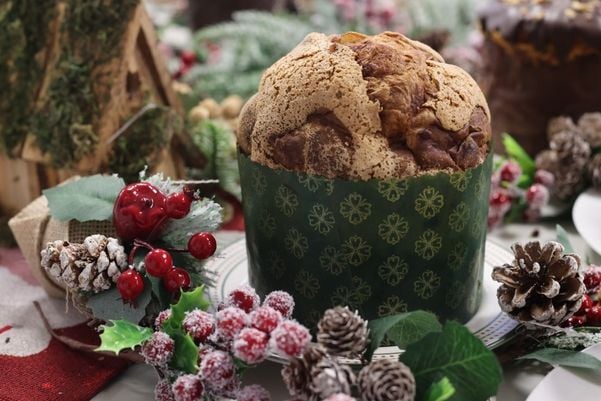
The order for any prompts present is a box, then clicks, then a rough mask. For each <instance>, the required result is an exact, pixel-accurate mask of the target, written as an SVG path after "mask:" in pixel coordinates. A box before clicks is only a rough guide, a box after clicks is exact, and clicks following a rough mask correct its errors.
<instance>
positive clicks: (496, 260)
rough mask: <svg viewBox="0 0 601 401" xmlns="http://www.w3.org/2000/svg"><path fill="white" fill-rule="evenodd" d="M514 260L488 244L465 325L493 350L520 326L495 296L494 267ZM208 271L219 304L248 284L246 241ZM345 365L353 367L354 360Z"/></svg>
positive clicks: (387, 350)
mask: <svg viewBox="0 0 601 401" xmlns="http://www.w3.org/2000/svg"><path fill="white" fill-rule="evenodd" d="M512 259H513V255H512V254H511V253H510V252H508V251H506V250H505V249H503V248H502V247H500V246H499V245H496V244H494V243H492V242H490V241H487V242H486V251H485V256H484V286H483V295H482V304H481V305H480V309H479V310H478V312H477V313H476V315H475V316H474V317H473V318H472V319H471V320H470V321H469V322H467V323H466V326H467V328H469V329H470V330H471V331H472V332H473V333H474V334H475V335H476V336H477V337H478V338H480V339H481V340H482V342H484V344H486V346H487V347H488V348H491V349H492V348H496V347H498V346H499V345H501V344H503V343H505V342H506V341H508V340H509V339H511V338H512V337H513V335H514V332H515V329H516V328H517V326H518V324H517V323H516V322H515V321H514V320H512V319H510V318H508V317H507V316H506V315H505V314H503V313H501V312H500V310H499V305H498V303H497V297H496V292H497V287H498V284H497V283H495V282H494V281H493V280H492V278H491V272H492V268H493V266H497V265H501V264H503V263H507V262H508V261H511V260H512ZM206 268H207V270H208V271H209V272H212V273H213V274H214V275H215V285H214V286H213V287H211V288H210V289H209V297H210V298H211V301H212V302H213V304H214V305H216V304H218V303H219V302H220V301H221V300H223V299H224V298H225V297H226V295H227V294H228V293H229V292H230V291H231V290H233V289H234V288H236V287H238V286H240V285H242V284H246V283H248V263H247V260H246V240H244V239H242V240H240V241H238V242H235V243H233V244H232V245H230V246H229V247H227V248H225V249H224V250H223V252H221V253H220V254H219V256H218V257H217V258H213V259H212V261H211V262H209V263H207V265H206ZM400 352H401V351H400V350H399V349H398V348H397V347H381V348H379V349H378V350H377V351H376V353H375V354H374V357H376V358H395V359H396V358H398V356H399V354H400ZM272 359H275V358H272ZM346 362H347V363H351V364H352V363H354V362H355V361H352V360H349V361H346ZM356 362H359V361H356Z"/></svg>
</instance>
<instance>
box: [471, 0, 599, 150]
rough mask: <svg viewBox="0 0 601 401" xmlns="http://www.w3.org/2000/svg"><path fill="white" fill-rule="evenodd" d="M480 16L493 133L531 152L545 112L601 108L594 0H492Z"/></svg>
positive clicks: (541, 143) (574, 113)
mask: <svg viewBox="0 0 601 401" xmlns="http://www.w3.org/2000/svg"><path fill="white" fill-rule="evenodd" d="M480 22H481V26H482V30H483V32H484V35H485V38H486V39H485V45H484V53H483V57H484V65H485V66H484V69H485V71H484V73H483V74H482V75H483V77H484V78H483V82H482V86H483V88H484V92H485V94H486V96H487V99H488V101H489V105H490V108H491V112H492V115H493V121H492V123H493V132H494V134H495V135H500V134H501V133H503V132H509V133H511V135H512V136H514V137H515V138H516V139H517V140H518V142H520V144H521V145H523V146H524V147H525V148H526V150H528V152H530V153H531V154H532V155H534V154H535V153H537V152H538V151H540V150H542V149H544V148H545V147H546V145H547V138H546V136H545V131H546V125H547V122H548V121H549V120H550V119H551V118H553V117H556V116H560V115H569V116H571V117H572V118H574V119H577V118H578V117H580V116H581V115H582V114H584V113H586V112H592V111H597V110H601V96H599V93H600V92H601V80H600V79H599V76H600V74H601V1H599V0H581V1H575V0H492V1H491V2H490V3H489V4H488V6H487V7H485V8H484V9H483V10H482V11H481V13H480ZM495 146H496V148H497V149H498V150H500V149H501V141H500V139H496V144H495Z"/></svg>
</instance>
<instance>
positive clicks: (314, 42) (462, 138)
mask: <svg viewBox="0 0 601 401" xmlns="http://www.w3.org/2000/svg"><path fill="white" fill-rule="evenodd" d="M490 140H491V129H490V113H489V110H488V106H487V104H486V100H485V98H484V95H483V94H482V92H481V91H480V89H479V88H478V86H477V84H476V83H475V82H474V80H473V79H472V78H471V77H470V76H469V75H468V74H467V73H466V72H464V71H463V70H461V69H460V68H458V67H456V66H453V65H450V64H446V63H445V62H444V60H443V59H442V57H441V56H440V55H439V54H438V53H436V52H435V51H434V50H432V49H431V48H429V47H427V46H426V45H424V44H422V43H419V42H415V41H412V40H410V39H408V38H406V37H405V36H403V35H401V34H398V33H392V32H386V33H382V34H380V35H376V36H366V35H362V34H358V33H346V34H343V35H334V36H326V35H323V34H318V33H312V34H310V35H308V36H307V37H306V38H305V40H304V41H303V42H302V43H300V44H299V45H298V46H297V47H296V48H295V49H294V50H292V51H291V52H290V53H289V54H288V55H287V56H285V57H284V58H282V59H281V60H279V61H278V62H276V63H275V64H274V65H273V66H272V67H271V68H269V69H268V70H267V71H266V73H265V74H264V75H263V78H262V80H261V84H260V88H259V92H258V94H257V95H255V96H254V97H253V98H252V99H251V100H250V101H249V102H248V103H247V104H246V106H245V108H244V109H243V111H242V116H241V121H240V129H239V132H238V143H239V146H240V148H241V150H242V151H243V152H244V153H245V154H247V155H249V156H250V158H251V160H253V161H255V162H258V163H260V164H262V165H265V166H267V167H270V168H280V169H282V168H283V169H286V170H292V171H298V172H304V173H308V174H314V175H320V176H325V177H328V178H344V179H358V180H369V179H372V178H375V179H386V178H404V177H410V176H418V175H422V174H433V173H437V172H441V171H444V172H449V173H452V172H456V171H464V170H467V169H469V168H473V167H476V166H478V165H480V164H482V163H483V161H484V160H485V159H486V157H487V154H488V153H489V150H490Z"/></svg>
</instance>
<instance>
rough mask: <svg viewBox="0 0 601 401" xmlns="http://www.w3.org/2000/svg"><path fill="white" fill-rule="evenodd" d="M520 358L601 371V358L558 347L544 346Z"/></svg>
mask: <svg viewBox="0 0 601 401" xmlns="http://www.w3.org/2000/svg"><path fill="white" fill-rule="evenodd" d="M518 359H535V360H537V361H541V362H545V363H548V364H550V365H559V366H564V367H570V368H583V369H591V370H596V371H599V372H601V360H599V359H597V358H595V357H594V356H592V355H590V354H586V353H584V352H579V351H572V350H566V349H558V348H543V349H540V350H538V351H535V352H533V353H531V354H528V355H524V356H522V357H519V358H518Z"/></svg>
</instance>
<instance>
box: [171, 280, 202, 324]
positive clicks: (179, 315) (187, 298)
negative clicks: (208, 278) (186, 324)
mask: <svg viewBox="0 0 601 401" xmlns="http://www.w3.org/2000/svg"><path fill="white" fill-rule="evenodd" d="M210 306H211V303H210V302H209V301H208V300H207V299H206V298H205V294H204V287H202V286H201V287H197V288H195V289H194V290H193V291H185V292H182V294H181V296H180V298H179V301H178V302H177V303H176V304H175V305H173V306H172V307H171V317H170V318H169V319H167V320H166V321H165V326H164V327H171V328H172V329H177V328H180V327H181V325H182V321H183V320H184V317H185V316H186V312H190V311H192V310H194V309H200V310H207V309H209V307H210Z"/></svg>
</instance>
